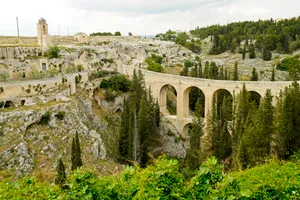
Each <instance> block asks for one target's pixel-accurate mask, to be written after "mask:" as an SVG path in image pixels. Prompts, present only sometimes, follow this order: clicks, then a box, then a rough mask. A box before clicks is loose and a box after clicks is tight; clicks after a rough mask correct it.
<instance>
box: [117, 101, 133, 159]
mask: <svg viewBox="0 0 300 200" xmlns="http://www.w3.org/2000/svg"><path fill="white" fill-rule="evenodd" d="M129 128H130V110H129V102H128V101H127V100H126V99H125V98H124V100H123V112H122V114H121V127H120V140H119V152H120V154H121V156H122V157H124V158H128V157H129V155H128V154H129V149H128V148H129V142H131V141H129V133H130V131H131V130H130V129H129Z"/></svg>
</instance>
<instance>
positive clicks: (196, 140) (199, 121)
mask: <svg viewBox="0 0 300 200" xmlns="http://www.w3.org/2000/svg"><path fill="white" fill-rule="evenodd" d="M202 114H203V108H202V103H201V100H200V99H198V100H197V103H196V109H195V112H194V115H193V123H192V128H191V131H190V148H189V149H188V151H187V158H186V162H187V165H188V167H189V168H190V169H192V170H196V169H198V168H199V166H200V150H201V138H202V136H203V118H202V116H203V115H202Z"/></svg>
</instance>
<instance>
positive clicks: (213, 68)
mask: <svg viewBox="0 0 300 200" xmlns="http://www.w3.org/2000/svg"><path fill="white" fill-rule="evenodd" d="M218 76H219V69H218V66H217V64H216V63H215V62H211V63H210V68H209V78H210V79H215V80H217V79H218Z"/></svg>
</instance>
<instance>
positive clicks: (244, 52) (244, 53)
mask: <svg viewBox="0 0 300 200" xmlns="http://www.w3.org/2000/svg"><path fill="white" fill-rule="evenodd" d="M245 58H246V45H245V46H244V49H243V60H245Z"/></svg>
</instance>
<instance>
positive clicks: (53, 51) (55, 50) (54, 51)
mask: <svg viewBox="0 0 300 200" xmlns="http://www.w3.org/2000/svg"><path fill="white" fill-rule="evenodd" d="M59 52H60V48H59V47H58V46H52V47H49V48H48V50H47V51H46V52H45V56H46V57H48V58H50V59H51V58H59Z"/></svg>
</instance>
